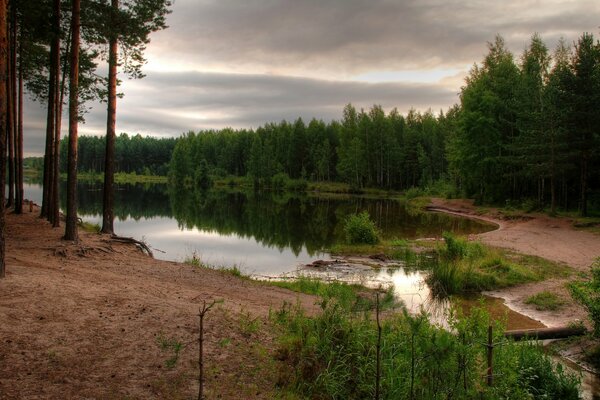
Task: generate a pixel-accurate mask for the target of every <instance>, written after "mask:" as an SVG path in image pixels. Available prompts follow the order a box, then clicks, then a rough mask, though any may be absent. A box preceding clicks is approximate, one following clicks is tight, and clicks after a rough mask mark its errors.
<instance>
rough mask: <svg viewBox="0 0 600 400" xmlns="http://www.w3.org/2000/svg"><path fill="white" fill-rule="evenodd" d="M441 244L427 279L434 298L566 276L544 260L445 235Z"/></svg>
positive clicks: (565, 270) (556, 266)
mask: <svg viewBox="0 0 600 400" xmlns="http://www.w3.org/2000/svg"><path fill="white" fill-rule="evenodd" d="M444 241H445V245H444V246H443V247H440V248H438V249H437V251H436V254H437V261H436V262H434V263H433V266H432V268H431V271H430V274H429V275H428V277H427V283H428V284H429V285H430V287H431V288H432V291H433V293H434V294H435V295H440V296H448V295H452V294H459V293H465V292H477V291H482V290H491V289H497V288H502V287H508V286H514V285H518V284H522V283H526V282H533V281H539V280H543V279H546V278H547V277H550V276H564V275H565V274H567V273H568V269H567V268H566V267H563V266H560V265H557V264H554V263H551V262H549V261H547V260H543V259H540V258H536V257H531V256H523V255H515V254H510V253H507V252H506V251H502V250H499V249H491V248H488V247H486V246H483V245H482V244H481V243H477V242H467V241H466V240H464V239H461V238H456V237H455V236H454V235H452V234H450V233H448V232H445V233H444Z"/></svg>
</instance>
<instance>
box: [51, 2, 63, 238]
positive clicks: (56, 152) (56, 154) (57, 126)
mask: <svg viewBox="0 0 600 400" xmlns="http://www.w3.org/2000/svg"><path fill="white" fill-rule="evenodd" d="M60 18H61V17H60V0H54V24H55V25H54V26H55V29H56V31H57V34H56V35H55V37H54V38H53V39H52V47H53V49H54V50H55V52H56V54H57V57H55V59H54V60H53V61H54V64H53V65H52V69H53V70H54V98H53V100H52V102H53V103H54V139H53V145H54V148H53V150H52V155H53V158H52V165H51V166H50V168H51V169H52V173H51V175H50V176H51V178H52V179H51V181H50V192H51V193H52V197H51V199H50V206H49V208H48V217H49V220H50V222H52V227H54V228H58V227H59V226H60V193H59V189H58V182H59V180H60V171H59V163H60V130H61V120H62V88H61V90H59V82H60V35H59V34H58V32H59V30H60Z"/></svg>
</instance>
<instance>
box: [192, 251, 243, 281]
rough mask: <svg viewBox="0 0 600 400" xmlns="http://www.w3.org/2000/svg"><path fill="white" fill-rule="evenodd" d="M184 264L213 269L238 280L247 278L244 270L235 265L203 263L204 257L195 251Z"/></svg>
mask: <svg viewBox="0 0 600 400" xmlns="http://www.w3.org/2000/svg"><path fill="white" fill-rule="evenodd" d="M183 262H184V264H188V265H191V266H192V267H195V268H205V269H212V270H213V271H219V272H222V273H224V274H228V275H231V276H235V277H237V278H247V277H246V276H245V275H244V274H243V273H242V270H241V269H240V267H238V266H237V265H235V264H234V265H232V266H225V265H212V264H208V263H205V262H203V261H202V257H201V256H200V255H199V254H198V253H197V252H195V251H194V252H193V253H192V255H191V256H187V257H186V258H185V259H184V260H183Z"/></svg>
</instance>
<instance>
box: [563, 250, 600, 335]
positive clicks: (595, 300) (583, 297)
mask: <svg viewBox="0 0 600 400" xmlns="http://www.w3.org/2000/svg"><path fill="white" fill-rule="evenodd" d="M569 289H570V290H571V294H572V295H573V297H574V298H575V300H577V302H578V303H580V304H581V305H582V306H583V307H585V309H586V310H587V312H588V314H589V318H590V320H591V321H592V325H593V326H594V335H595V336H598V337H600V258H597V259H596V262H594V265H593V266H592V280H591V281H589V282H575V283H572V284H571V285H570V286H569Z"/></svg>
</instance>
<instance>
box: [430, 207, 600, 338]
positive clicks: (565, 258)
mask: <svg viewBox="0 0 600 400" xmlns="http://www.w3.org/2000/svg"><path fill="white" fill-rule="evenodd" d="M431 206H432V208H433V209H435V210H438V211H441V212H446V213H451V214H456V215H461V216H465V217H468V218H477V219H481V220H484V221H488V222H491V223H494V224H497V225H498V229H496V230H493V231H490V232H486V233H482V234H478V235H472V236H471V237H470V238H469V239H470V240H480V241H481V242H483V243H485V244H487V245H490V246H495V247H501V248H506V249H510V250H514V251H517V252H519V253H523V254H529V255H534V256H538V257H542V258H545V259H547V260H551V261H555V262H558V263H562V264H565V265H568V266H570V267H571V268H573V269H574V270H575V271H574V272H575V273H574V274H573V277H571V278H569V279H550V280H546V281H542V282H534V283H529V284H526V285H520V286H515V287H511V288H506V289H501V290H495V291H490V292H487V293H485V294H488V295H490V296H494V297H499V298H502V299H504V300H505V302H506V305H507V306H508V307H510V308H511V309H513V310H515V311H517V312H519V313H522V314H524V315H527V316H529V317H531V318H533V319H536V320H538V321H540V322H542V323H543V324H544V325H546V326H550V327H554V326H565V325H567V324H568V323H569V322H573V321H577V320H580V321H585V320H586V313H585V310H584V309H583V308H582V307H581V306H580V305H578V304H577V303H575V302H574V301H573V300H572V299H571V296H570V295H569V293H568V290H567V287H566V285H567V283H568V282H569V280H570V279H574V278H577V277H578V275H579V273H589V272H590V270H591V265H592V264H593V262H594V260H595V259H596V258H597V257H600V235H597V234H594V233H591V232H587V231H581V230H576V229H575V228H574V227H573V221H571V220H569V219H567V218H552V217H549V216H547V215H544V214H523V215H516V216H515V215H507V214H504V213H502V212H501V211H499V210H497V209H489V210H486V211H485V213H483V214H482V213H481V211H480V210H478V209H477V208H476V207H475V206H474V205H473V202H472V201H469V200H463V199H460V200H446V199H432V204H431ZM542 291H550V292H552V293H555V294H557V295H558V296H559V297H561V298H563V299H565V300H566V301H567V302H568V303H567V305H565V306H563V307H562V308H560V309H559V310H557V311H539V310H536V309H535V306H533V305H528V304H525V300H526V299H527V298H528V297H530V296H531V295H534V294H536V293H539V292H542Z"/></svg>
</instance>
